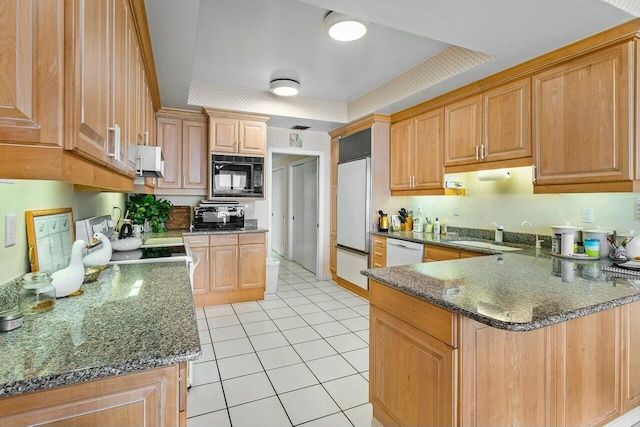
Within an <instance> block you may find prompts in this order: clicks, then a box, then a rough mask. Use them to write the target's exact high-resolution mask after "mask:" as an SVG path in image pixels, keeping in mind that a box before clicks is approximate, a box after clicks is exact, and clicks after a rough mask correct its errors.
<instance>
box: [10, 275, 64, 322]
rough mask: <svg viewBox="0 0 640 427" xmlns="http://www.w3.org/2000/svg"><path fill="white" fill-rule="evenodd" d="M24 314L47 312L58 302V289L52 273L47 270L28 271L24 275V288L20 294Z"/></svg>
mask: <svg viewBox="0 0 640 427" xmlns="http://www.w3.org/2000/svg"><path fill="white" fill-rule="evenodd" d="M18 301H19V305H20V309H21V310H22V312H23V313H24V314H38V313H45V312H47V311H49V310H51V309H52V308H53V306H54V305H55V303H56V290H55V288H54V287H53V284H52V283H51V275H50V274H49V273H48V272H46V271H37V272H35V273H27V274H25V275H24V276H22V289H20V295H19V296H18Z"/></svg>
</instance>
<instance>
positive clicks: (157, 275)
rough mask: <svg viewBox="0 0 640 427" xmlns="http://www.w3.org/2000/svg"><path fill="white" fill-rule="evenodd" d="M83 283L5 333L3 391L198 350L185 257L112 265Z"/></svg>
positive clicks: (170, 359) (1, 339)
mask: <svg viewBox="0 0 640 427" xmlns="http://www.w3.org/2000/svg"><path fill="white" fill-rule="evenodd" d="M81 289H82V290H84V293H83V294H82V295H80V296H76V297H67V298H61V299H57V300H56V304H55V306H54V308H53V310H51V311H49V312H47V313H42V314H38V315H31V316H25V317H24V325H23V326H22V327H21V328H19V329H15V330H13V331H10V332H2V333H0V349H2V363H0V397H3V396H10V395H16V394H20V393H25V392H30V391H36V390H41V389H48V388H53V387H57V386H61V385H67V384H74V383H79V382H83V381H88V380H94V379H100V378H106V377H111V376H116V375H121V374H126V373H132V372H137V371H143V370H147V369H152V368H156V367H160V366H168V365H173V364H176V363H181V362H186V361H189V360H195V359H198V358H199V357H200V354H201V349H200V341H199V336H198V327H197V322H196V316H195V310H194V306H193V296H192V294H191V286H190V283H189V274H188V271H187V268H186V265H185V264H184V263H148V264H126V265H125V264H123V265H113V266H110V267H109V268H107V269H106V270H105V271H103V272H102V274H101V275H100V277H99V278H98V280H97V281H95V282H93V283H87V284H84V285H82V288H81Z"/></svg>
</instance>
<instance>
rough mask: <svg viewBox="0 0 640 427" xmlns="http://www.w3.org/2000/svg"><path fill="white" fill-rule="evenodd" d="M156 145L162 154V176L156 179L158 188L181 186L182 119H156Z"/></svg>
mask: <svg viewBox="0 0 640 427" xmlns="http://www.w3.org/2000/svg"><path fill="white" fill-rule="evenodd" d="M157 142H158V146H160V147H162V155H163V156H164V177H162V178H160V179H159V180H158V184H157V187H158V188H181V186H182V120H178V119H170V118H166V117H160V118H159V119H158V141H157Z"/></svg>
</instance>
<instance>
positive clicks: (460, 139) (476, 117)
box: [444, 95, 482, 166]
mask: <svg viewBox="0 0 640 427" xmlns="http://www.w3.org/2000/svg"><path fill="white" fill-rule="evenodd" d="M481 127H482V96H481V95H477V96H472V97H470V98H466V99H463V100H460V101H457V102H454V103H452V104H449V105H447V106H445V107H444V164H445V166H453V165H466V164H470V163H476V162H478V161H479V160H482V155H481V154H482V153H481V151H482V149H481V148H482V147H481V146H480V145H481V138H482V133H481V131H482V129H481Z"/></svg>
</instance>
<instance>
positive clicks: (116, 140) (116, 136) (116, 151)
mask: <svg viewBox="0 0 640 427" xmlns="http://www.w3.org/2000/svg"><path fill="white" fill-rule="evenodd" d="M107 130H108V131H110V132H113V153H109V152H107V154H108V155H109V157H113V158H115V159H116V160H118V159H119V158H120V126H118V125H117V124H114V125H113V127H108V128H107ZM107 145H108V144H107Z"/></svg>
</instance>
